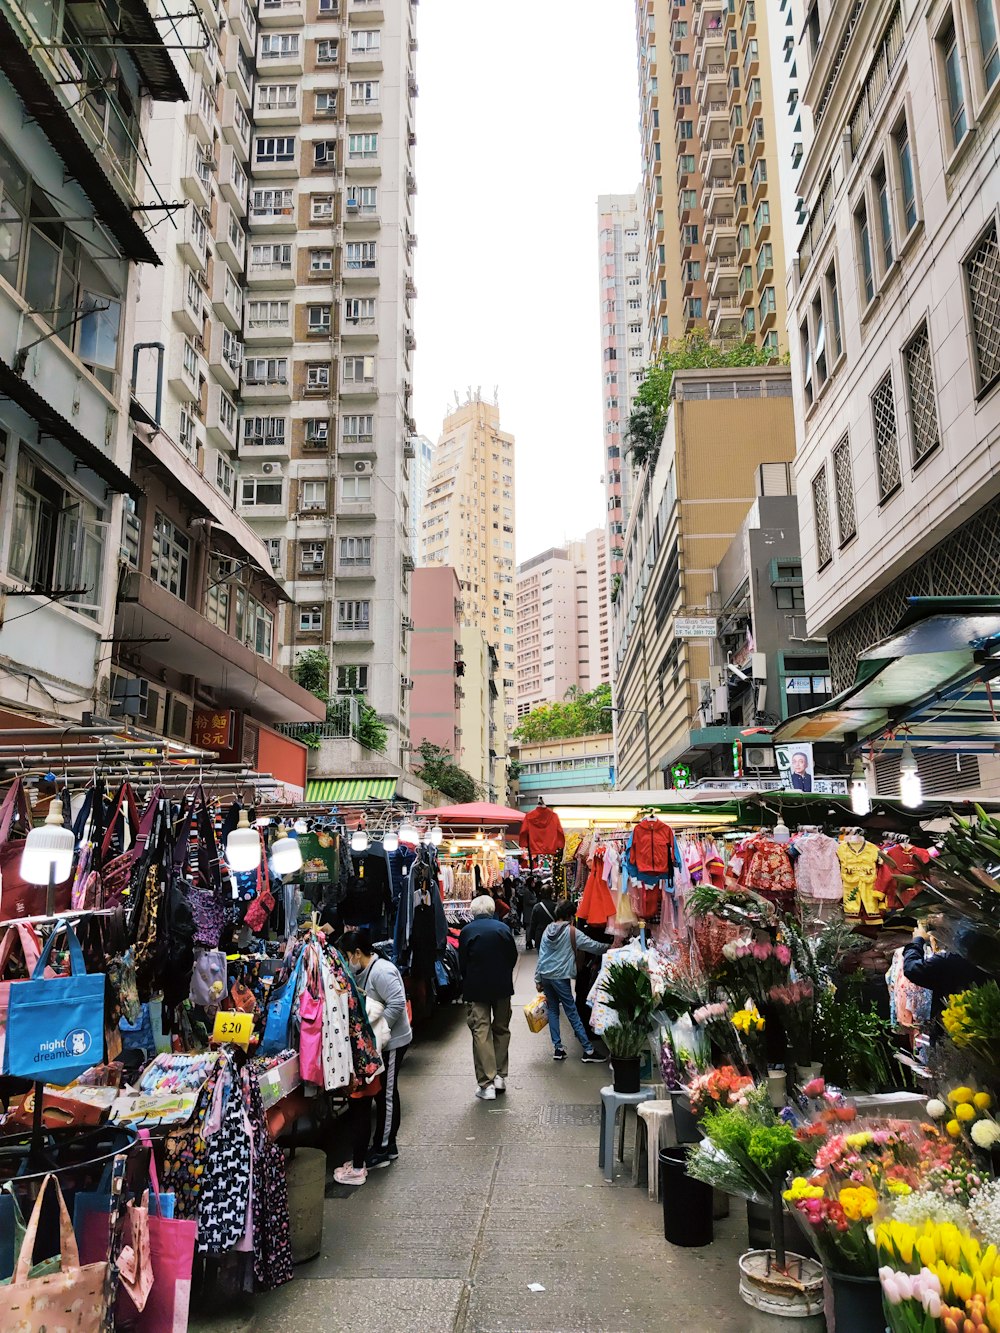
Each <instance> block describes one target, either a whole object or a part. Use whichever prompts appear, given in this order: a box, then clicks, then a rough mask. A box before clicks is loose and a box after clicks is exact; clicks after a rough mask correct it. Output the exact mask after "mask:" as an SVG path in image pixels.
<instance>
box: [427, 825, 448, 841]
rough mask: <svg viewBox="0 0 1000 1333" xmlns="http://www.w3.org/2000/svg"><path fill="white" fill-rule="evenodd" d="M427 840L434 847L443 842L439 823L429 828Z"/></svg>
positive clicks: (442, 832) (442, 831) (442, 830)
mask: <svg viewBox="0 0 1000 1333" xmlns="http://www.w3.org/2000/svg"><path fill="white" fill-rule="evenodd" d="M428 841H429V842H432V843H433V844H434V846H435V847H440V846H441V844H442V843H443V842H444V829H443V828H442V827H441V825H440V824H435V825H434V827H433V828H432V829H431V832H430V837H429V839H428Z"/></svg>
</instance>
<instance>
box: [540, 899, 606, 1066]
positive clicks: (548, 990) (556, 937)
mask: <svg viewBox="0 0 1000 1333" xmlns="http://www.w3.org/2000/svg"><path fill="white" fill-rule="evenodd" d="M555 916H556V919H555V920H554V921H553V923H552V925H551V926H547V927H546V928H545V931H544V933H543V934H542V939H541V943H540V944H539V947H538V963H537V965H536V967H535V985H536V986H537V987H538V989H539V990H540V991H541V993H542V994H543V995H544V996H545V1007H546V1009H547V1010H548V1015H549V1033H550V1035H551V1037H552V1046H553V1051H552V1058H553V1060H565V1059H566V1050H565V1047H564V1046H563V1044H562V1031H561V1029H560V1026H559V1007H560V1005H561V1006H562V1008H563V1009H564V1010H565V1011H566V1017H567V1018H568V1019H569V1022H570V1027H571V1028H572V1029H573V1031H574V1032H575V1033H576V1035H577V1038H578V1040H579V1042H580V1045H581V1046H582V1047H583V1062H584V1064H602V1063H603V1061H604V1057H603V1056H600V1055H598V1054H597V1052H596V1051H595V1050H594V1048H593V1046H592V1045H591V1043H590V1038H589V1037H588V1036H587V1029H586V1028H585V1027H584V1026H583V1020H582V1019H581V1017H580V1015H579V1013H577V1008H576V1001H575V1000H574V999H573V987H572V986H571V985H570V982H571V981H572V980H573V978H574V977H575V976H576V951H577V949H582V950H583V951H584V953H598V954H600V953H607V950H608V945H606V944H598V942H597V941H596V940H592V939H591V938H590V937H589V936H588V935H584V934H583V932H582V931H578V930H577V928H576V926H574V925H573V904H572V903H570V902H569V901H564V902H561V903H559V905H558V906H557V907H556V913H555Z"/></svg>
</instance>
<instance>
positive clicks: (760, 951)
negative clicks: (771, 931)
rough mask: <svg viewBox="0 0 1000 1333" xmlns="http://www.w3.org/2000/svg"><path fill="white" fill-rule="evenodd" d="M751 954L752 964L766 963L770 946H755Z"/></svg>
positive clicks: (769, 953) (769, 954)
mask: <svg viewBox="0 0 1000 1333" xmlns="http://www.w3.org/2000/svg"><path fill="white" fill-rule="evenodd" d="M751 952H752V953H753V957H754V962H756V963H766V962H767V960H768V959H769V958H770V957H771V946H770V945H769V944H755V945H754V946H753V949H752V951H751Z"/></svg>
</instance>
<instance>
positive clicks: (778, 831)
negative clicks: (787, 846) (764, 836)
mask: <svg viewBox="0 0 1000 1333" xmlns="http://www.w3.org/2000/svg"><path fill="white" fill-rule="evenodd" d="M791 836H792V835H791V833H790V832H789V829H788V825H787V824H786V823H785V820H784V817H783V816H781V815H779V816H778V822H777V824H775V826H774V833H773V837H774V841H775V842H788V840H789V839H790V838H791Z"/></svg>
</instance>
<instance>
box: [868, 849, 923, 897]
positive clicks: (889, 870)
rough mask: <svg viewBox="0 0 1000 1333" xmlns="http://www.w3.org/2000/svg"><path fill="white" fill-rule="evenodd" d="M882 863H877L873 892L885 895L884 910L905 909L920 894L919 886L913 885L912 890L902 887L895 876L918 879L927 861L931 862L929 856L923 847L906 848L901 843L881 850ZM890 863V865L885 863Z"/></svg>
mask: <svg viewBox="0 0 1000 1333" xmlns="http://www.w3.org/2000/svg"><path fill="white" fill-rule="evenodd" d="M881 851H882V855H883V857H884V858H885V860H884V861H880V862H879V866H878V874H877V875H876V876H875V890H876V892H877V893H884V894H885V910H886V911H887V912H894V911H895V910H896V909H897V908H899V907H905V906H906V905H907V903H908V902H910V900H911V899H913V898H915V897H916V896H917V894H918V893H919V892H920V886H919V885H914V887H913V888H907V887H905V886H904V885H901V884H897V882H896V879H895V876H894V874H893V872H894V871H895V874H898V875H912V876H914V877H916V878H917V879H920V878H921V877H922V875H923V873H924V868H925V867H926V865H927V863H928V861H930V860H931V854H930V852H928V851H925V850H924V848H923V847H908V846H906V845H905V844H903V843H894V844H891V845H890V846H888V847H883V848H882V849H881ZM887 861H891V862H892V864H891V865H887V864H886V862H887Z"/></svg>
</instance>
